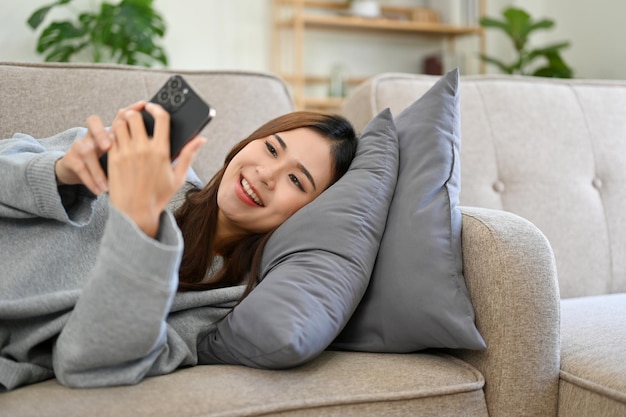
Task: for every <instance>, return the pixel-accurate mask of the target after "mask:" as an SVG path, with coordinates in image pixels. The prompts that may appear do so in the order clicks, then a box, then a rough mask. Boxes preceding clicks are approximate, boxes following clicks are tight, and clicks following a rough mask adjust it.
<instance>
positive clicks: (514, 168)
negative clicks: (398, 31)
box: [343, 74, 626, 416]
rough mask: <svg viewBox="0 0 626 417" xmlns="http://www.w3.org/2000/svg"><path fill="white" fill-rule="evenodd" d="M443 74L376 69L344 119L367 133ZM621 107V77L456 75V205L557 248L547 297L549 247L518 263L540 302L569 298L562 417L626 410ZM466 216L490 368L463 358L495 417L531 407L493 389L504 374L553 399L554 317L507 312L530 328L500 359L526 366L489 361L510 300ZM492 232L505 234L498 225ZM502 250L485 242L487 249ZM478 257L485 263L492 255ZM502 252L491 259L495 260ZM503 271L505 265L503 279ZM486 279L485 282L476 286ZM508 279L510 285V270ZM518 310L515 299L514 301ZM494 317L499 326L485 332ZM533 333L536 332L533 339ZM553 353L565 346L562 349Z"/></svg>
mask: <svg viewBox="0 0 626 417" xmlns="http://www.w3.org/2000/svg"><path fill="white" fill-rule="evenodd" d="M437 79H438V77H433V76H424V75H413V74H380V75H378V76H376V77H373V78H372V79H370V80H368V81H367V82H365V83H363V84H362V85H360V86H359V87H358V88H357V89H356V91H355V92H354V93H353V94H352V95H351V96H350V97H349V98H348V100H347V101H346V102H345V104H344V108H343V110H344V113H345V114H346V115H347V116H348V118H350V119H351V120H352V121H353V122H354V123H355V124H356V126H357V128H360V126H361V125H362V123H363V122H364V121H365V120H367V119H368V118H369V117H370V114H376V113H377V112H378V111H379V110H380V109H383V108H386V107H390V108H391V110H392V112H393V113H394V114H398V113H399V112H400V111H401V110H402V109H404V108H405V107H406V106H408V105H409V104H410V103H411V102H412V101H414V100H415V97H419V96H420V95H422V94H423V93H425V92H426V91H427V90H428V88H430V86H432V84H434V82H435V81H436V80H437ZM625 105H626V82H621V81H601V80H558V79H546V78H538V77H512V76H471V77H462V79H461V132H462V134H461V136H462V146H461V186H462V191H461V197H460V199H461V204H463V205H466V206H473V207H483V208H488V209H495V210H505V211H508V212H512V213H515V214H517V215H519V216H521V217H522V218H525V219H528V220H529V221H530V222H532V224H534V225H535V226H536V227H537V228H538V229H539V230H541V233H543V234H545V236H546V237H547V239H548V242H549V243H546V246H548V248H547V249H548V250H549V249H552V251H553V252H554V257H555V259H556V270H557V271H558V288H556V289H554V293H552V291H553V290H549V291H548V294H543V289H544V288H548V287H547V286H545V283H546V280H545V279H544V280H540V281H539V282H534V281H532V279H534V278H536V277H539V276H541V275H542V274H545V273H548V270H547V269H546V268H551V267H553V266H548V264H547V263H545V264H544V265H541V261H539V259H541V256H540V253H539V252H541V251H544V250H546V248H545V247H544V248H539V247H538V248H537V250H536V253H534V254H532V256H529V255H526V256H527V257H526V259H525V260H523V259H516V260H515V261H517V262H522V263H523V264H524V265H526V266H528V265H532V264H534V265H535V266H536V267H537V269H538V271H539V275H537V274H536V273H535V275H531V274H529V275H526V276H524V277H522V278H523V279H527V280H528V284H529V285H531V286H532V285H536V287H535V293H534V295H533V297H536V298H537V301H539V300H541V299H542V298H544V297H546V296H547V297H554V296H556V297H557V298H558V297H559V296H560V298H561V300H562V301H561V303H562V312H561V320H562V323H563V324H562V326H561V330H560V332H561V333H562V334H561V337H562V341H561V349H562V363H561V368H562V370H561V372H560V378H561V380H560V394H559V397H558V409H559V415H562V416H581V415H584V416H587V415H588V416H596V415H598V416H599V415H608V416H613V415H616V416H617V415H626V408H624V403H625V400H624V398H625V396H626V383H625V378H626V377H625V375H626V368H624V366H625V364H626V348H625V346H626V324H625V323H626V321H625V320H624V319H623V318H624V316H625V315H624V309H625V308H626V307H625V306H626V299H625V298H624V297H625V296H626V294H624V293H625V292H626V255H625V254H626V212H625V211H624V207H626V175H624V167H626V140H625V138H626V118H625V117H624V115H623V109H624V106H625ZM470 210H471V211H473V210H476V209H470ZM479 213H480V212H479ZM484 214H485V213H480V216H476V217H478V218H480V217H482V216H484ZM470 215H471V216H472V217H474V215H473V214H472V213H471V212H468V211H466V212H465V218H464V221H463V233H464V236H463V244H464V257H465V265H464V266H465V268H466V273H467V271H473V272H472V273H469V274H467V275H466V281H467V283H468V287H470V292H471V293H472V299H473V302H474V306H475V308H476V312H477V323H478V325H479V329H480V330H481V332H485V333H483V335H484V336H485V338H486V339H487V343H488V344H489V345H490V348H489V349H488V350H487V352H486V354H488V355H489V360H487V361H485V363H484V364H483V363H481V360H482V357H481V356H482V355H481V354H476V353H470V354H468V355H463V356H462V357H463V358H465V359H466V360H468V362H470V363H472V364H474V365H475V366H476V367H477V368H478V369H479V370H481V372H482V373H483V375H484V376H485V380H486V385H485V396H486V399H487V404H488V406H489V410H490V413H492V414H493V413H494V410H497V411H495V412H497V413H500V412H503V410H505V409H506V408H507V407H509V406H510V407H511V408H512V409H517V408H518V407H524V404H518V403H515V398H514V399H513V400H509V399H507V398H503V397H502V396H501V395H500V394H499V393H498V390H497V389H495V388H494V387H493V386H492V385H491V384H492V383H496V384H497V382H496V381H498V378H499V377H500V378H501V379H502V381H504V383H506V382H509V381H511V383H512V384H513V385H514V384H515V383H520V384H522V386H526V385H527V386H528V387H529V392H530V391H531V390H532V388H533V383H534V382H535V381H534V380H533V378H537V377H539V378H547V379H545V380H544V384H545V385H546V386H550V388H549V393H545V395H546V397H548V398H553V397H552V396H553V395H556V394H555V393H556V391H557V387H556V386H555V380H554V374H553V371H554V369H553V368H543V369H542V368H541V362H537V361H536V359H533V358H534V355H535V354H539V351H538V350H542V349H544V348H545V347H546V346H545V340H549V341H551V340H552V337H548V338H547V339H545V338H544V337H545V335H546V333H550V334H551V335H552V336H553V333H554V332H556V333H557V334H558V333H559V330H558V326H559V325H558V320H559V314H558V311H554V310H546V311H545V312H546V314H547V317H543V318H542V317H541V312H542V310H541V309H542V308H544V309H545V306H541V305H539V304H538V305H537V306H536V307H537V308H538V310H532V309H531V310H529V311H527V312H526V314H524V313H523V312H521V311H517V312H516V313H513V312H511V317H517V318H518V319H521V320H522V322H523V323H518V325H517V326H515V327H513V328H512V330H513V329H516V328H517V329H521V328H527V330H528V334H525V335H522V334H517V335H516V336H517V337H519V338H518V340H517V343H518V347H519V349H513V350H511V351H508V352H505V351H503V352H504V353H502V357H505V358H507V360H512V361H515V360H517V361H519V364H518V366H519V368H520V369H515V367H514V365H513V367H511V368H509V367H508V366H507V365H506V363H507V362H503V363H498V361H497V360H496V357H494V356H495V354H496V352H498V351H500V349H501V348H503V349H506V348H507V345H506V343H503V341H502V340H497V341H496V342H495V343H494V336H492V335H490V333H491V332H493V331H494V330H496V329H498V326H497V323H496V320H493V318H494V317H491V314H493V313H494V312H496V311H498V308H493V307H492V306H490V307H486V304H488V303H489V301H490V300H489V298H490V297H491V299H492V300H499V301H502V297H503V296H504V297H505V298H506V295H504V294H502V293H501V290H500V289H501V288H502V284H500V285H492V286H489V287H486V288H480V287H479V286H478V284H482V283H484V279H485V277H487V276H488V275H486V274H484V273H483V274H481V273H480V270H479V267H480V266H481V265H478V264H476V263H475V261H476V260H477V259H480V257H479V255H478V254H476V253H474V252H475V251H478V250H479V249H478V248H480V245H481V243H484V242H485V239H486V237H485V236H483V237H479V236H478V235H477V234H476V233H471V234H470V235H469V236H468V235H466V231H467V230H468V229H469V226H470V224H471V222H470V221H469V219H468V217H469V216H470ZM494 230H496V231H497V232H502V230H501V228H500V227H498V228H496V229H494ZM514 232H515V233H518V237H515V236H513V235H511V236H510V237H509V239H512V240H516V239H521V240H525V239H522V235H521V234H519V232H518V231H514ZM504 236H505V235H504ZM501 243H502V246H501V247H502V248H506V247H507V242H506V241H505V240H502V241H501ZM516 243H518V244H519V243H521V242H516ZM496 247H497V245H489V248H490V249H489V250H491V251H493V250H494V248H496ZM482 251H483V254H484V255H486V257H489V256H488V252H487V251H486V250H484V249H483V250H482ZM501 255H502V254H498V253H496V252H491V256H492V261H491V263H493V264H497V263H498V262H500V256H501ZM518 255H521V253H518ZM544 256H546V254H545V253H544ZM511 260H514V258H511ZM518 267H519V266H518ZM504 272H505V270H504V268H502V270H501V273H504ZM479 276H480V277H481V278H480V280H479V281H474V279H475V278H477V277H479ZM503 276H505V277H506V279H510V278H511V274H510V273H509V274H506V273H505V274H504V275H503ZM530 277H533V278H532V279H530ZM542 285H543V286H544V287H542ZM511 295H514V293H511ZM522 296H523V295H522V294H520V297H522ZM478 297H481V298H480V299H479V298H478ZM577 297H579V298H577ZM508 301H509V302H512V303H513V306H512V309H513V310H514V309H516V308H519V307H521V306H522V305H523V304H524V303H521V302H520V301H521V299H519V298H518V299H509V300H508ZM545 301H546V300H545V299H544V301H543V302H545ZM517 303H520V304H519V305H518V306H516V305H515V304H517ZM552 306H553V305H552ZM553 307H554V306H553ZM483 309H484V310H485V311H483ZM517 314H519V315H517ZM487 317H489V318H491V319H492V320H493V322H492V323H490V325H486V326H485V322H484V320H485V319H486V318H487ZM500 319H501V320H503V321H504V322H503V323H502V324H503V325H505V326H506V325H508V324H509V323H508V322H507V321H506V318H505V317H504V316H501V317H500ZM542 319H545V320H542ZM532 326H534V327H535V328H534V329H532ZM555 326H556V327H555ZM533 332H535V334H534V337H532V336H531V337H529V334H531V335H532V333H533ZM501 334H505V333H504V332H503V333H501ZM509 336H513V333H509ZM549 345H552V342H550V343H549ZM551 348H557V349H558V343H557V344H556V345H552V346H551ZM537 349H538V350H537ZM536 350H537V351H536ZM548 352H552V356H551V359H552V360H556V363H557V364H558V360H559V351H558V350H557V351H553V350H548ZM524 366H531V367H535V369H533V370H528V372H526V374H525V373H524V370H522V369H521V368H523V367H524ZM542 370H543V372H542ZM546 370H549V371H548V372H545V371H546ZM523 375H526V377H527V378H526V379H524V378H523V377H522V376H523ZM509 378H512V379H510V380H509ZM513 381H514V382H513ZM548 381H549V382H548ZM521 398H522V397H517V398H516V399H517V400H520V399H521ZM527 398H528V397H527ZM537 402H539V401H537ZM550 408H551V410H552V411H550V412H546V414H545V415H554V412H553V410H554V400H553V399H552V400H551V401H550ZM503 415H504V414H503ZM520 415H524V413H521V414H520ZM526 415H531V414H526ZM537 415H539V414H537Z"/></svg>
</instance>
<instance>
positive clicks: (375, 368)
mask: <svg viewBox="0 0 626 417" xmlns="http://www.w3.org/2000/svg"><path fill="white" fill-rule="evenodd" d="M483 383H484V381H483V378H482V376H481V375H480V374H479V373H478V372H477V371H476V370H474V369H473V368H472V367H471V366H469V365H468V364H466V363H464V362H462V361H460V360H458V359H454V358H451V357H449V356H445V355H444V356H441V355H433V354H416V355H395V354H368V353H353V352H350V353H345V352H326V353H324V354H323V355H322V357H320V358H319V359H318V360H316V361H314V362H313V363H310V364H309V365H306V366H303V367H300V368H297V369H293V370H287V371H262V370H258V369H249V368H244V367H240V366H221V365H220V366H217V365H214V366H198V367H195V368H189V369H186V370H182V371H178V372H175V373H173V374H171V375H168V376H164V377H163V376H161V377H154V378H148V379H146V380H145V381H144V382H142V383H141V384H139V385H135V386H131V387H113V388H102V389H83V390H71V389H67V388H64V387H62V386H60V385H59V384H58V383H57V382H56V381H47V382H44V383H41V384H38V385H35V386H30V387H26V388H22V389H18V390H16V391H14V392H11V393H9V394H3V395H4V396H6V397H0V409H2V411H3V415H7V416H32V417H39V416H43V415H45V416H48V417H74V416H75V417H84V416H90V417H99V416H133V417H142V416H146V417H148V416H150V417H153V416H176V417H199V416H212V415H215V416H226V415H228V416H258V415H264V416H279V415H290V416H310V415H324V416H409V415H420V416H433V417H439V416H467V417H481V416H484V417H487V411H486V409H485V404H484V397H483V393H482V390H481V388H482V386H483Z"/></svg>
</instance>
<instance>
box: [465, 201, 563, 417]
mask: <svg viewBox="0 0 626 417" xmlns="http://www.w3.org/2000/svg"><path fill="white" fill-rule="evenodd" d="M461 210H462V212H463V230H462V239H463V260H464V262H463V267H464V274H465V281H466V283H467V287H468V289H469V292H470V295H471V297H472V303H473V305H474V309H475V312H476V324H477V326H478V330H479V331H480V332H481V334H482V335H483V337H484V338H485V341H486V342H487V350H486V351H484V352H472V351H467V352H461V353H460V354H459V356H460V357H461V358H463V359H464V360H466V361H467V362H469V363H471V364H472V365H474V366H475V367H476V368H477V369H479V370H480V371H481V372H482V374H483V375H484V377H485V380H486V384H485V397H486V399H487V406H488V408H489V415H490V416H492V417H493V416H509V417H514V416H519V417H523V416H551V415H552V416H553V415H556V409H557V394H558V392H557V391H558V379H559V296H558V289H557V283H556V271H555V269H556V266H555V264H554V258H553V256H552V251H551V250H550V246H549V244H548V242H547V240H546V238H545V236H544V235H543V234H542V233H541V232H540V231H539V230H538V229H537V228H536V227H534V226H533V225H532V224H530V223H529V222H528V221H527V220H525V219H523V218H521V217H519V216H516V215H514V214H511V213H507V212H504V211H498V210H486V209H477V208H470V207H462V208H461ZM511 242H515V244H514V245H512V244H511Z"/></svg>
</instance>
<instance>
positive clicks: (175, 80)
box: [170, 78, 181, 90]
mask: <svg viewBox="0 0 626 417" xmlns="http://www.w3.org/2000/svg"><path fill="white" fill-rule="evenodd" d="M180 86H181V82H180V80H179V79H178V78H172V79H171V80H170V88H171V89H172V90H178V89H179V88H180Z"/></svg>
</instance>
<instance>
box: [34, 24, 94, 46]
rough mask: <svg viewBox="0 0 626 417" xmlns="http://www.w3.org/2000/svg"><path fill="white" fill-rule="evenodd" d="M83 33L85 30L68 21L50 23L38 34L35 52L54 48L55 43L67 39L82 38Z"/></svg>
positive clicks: (61, 42) (60, 42) (57, 43)
mask: <svg viewBox="0 0 626 417" xmlns="http://www.w3.org/2000/svg"><path fill="white" fill-rule="evenodd" d="M85 34H86V32H85V30H83V29H82V28H80V27H76V26H74V24H72V22H69V21H63V22H54V23H51V24H50V26H48V27H47V28H46V29H44V31H43V32H42V33H41V35H40V36H39V41H38V42H37V52H39V53H42V52H44V51H46V50H47V49H49V48H54V46H55V45H59V44H63V43H64V42H66V41H67V40H68V39H77V38H82V37H83V36H85Z"/></svg>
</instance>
